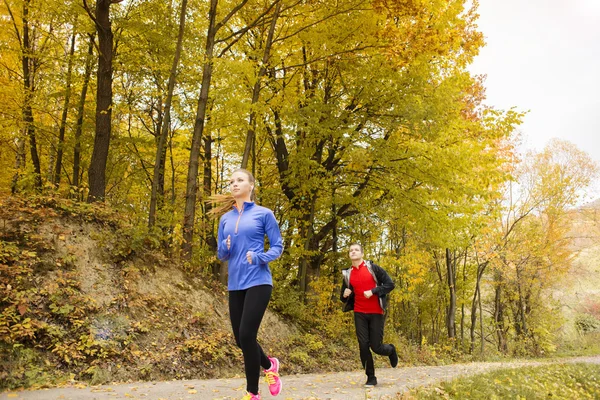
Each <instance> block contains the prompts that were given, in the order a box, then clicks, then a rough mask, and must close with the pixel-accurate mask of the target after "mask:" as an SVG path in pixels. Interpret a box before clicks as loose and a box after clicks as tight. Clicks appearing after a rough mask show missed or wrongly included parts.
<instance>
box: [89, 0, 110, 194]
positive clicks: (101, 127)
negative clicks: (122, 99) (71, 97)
mask: <svg viewBox="0 0 600 400" xmlns="http://www.w3.org/2000/svg"><path fill="white" fill-rule="evenodd" d="M111 2H112V1H111V0H97V1H96V13H95V23H96V30H97V32H98V49H99V51H100V54H98V71H97V74H98V79H97V92H96V135H95V137H94V150H93V152H92V160H91V162H90V168H89V170H88V181H89V188H90V192H89V194H88V202H90V203H91V202H94V201H103V200H104V196H105V194H106V164H107V160H108V149H109V147H110V135H111V121H112V95H113V92H112V80H113V67H112V59H113V33H112V27H111V21H110V5H111Z"/></svg>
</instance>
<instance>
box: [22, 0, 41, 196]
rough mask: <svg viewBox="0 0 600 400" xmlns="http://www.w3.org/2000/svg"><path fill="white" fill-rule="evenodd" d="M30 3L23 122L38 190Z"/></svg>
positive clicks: (25, 34) (26, 19)
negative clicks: (32, 103)
mask: <svg viewBox="0 0 600 400" xmlns="http://www.w3.org/2000/svg"><path fill="white" fill-rule="evenodd" d="M29 5H30V0H24V1H23V44H22V46H23V55H22V58H21V61H22V65H23V89H24V91H25V96H24V97H25V99H24V103H23V122H24V124H25V132H26V134H27V137H28V138H29V151H30V153H31V162H32V164H33V171H34V174H35V178H34V186H35V189H36V190H38V191H41V190H42V170H41V167H40V158H39V155H38V151H37V143H36V137H35V126H34V121H33V110H32V107H31V102H32V101H33V93H34V90H35V85H34V79H33V71H31V64H32V58H31V54H32V52H33V49H32V47H31V41H30V38H29Z"/></svg>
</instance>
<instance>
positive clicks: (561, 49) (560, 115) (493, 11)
mask: <svg viewBox="0 0 600 400" xmlns="http://www.w3.org/2000/svg"><path fill="white" fill-rule="evenodd" d="M478 10H479V14H480V18H479V21H478V23H477V25H478V27H479V30H480V31H481V32H483V34H484V36H485V40H486V46H485V47H484V48H483V49H482V50H481V51H480V54H479V56H477V58H476V59H475V62H474V63H473V65H472V66H471V67H470V68H469V69H470V70H471V71H472V72H474V73H476V74H486V75H487V79H486V83H485V86H486V88H487V90H486V93H487V99H486V101H485V103H486V104H487V105H490V106H493V107H495V108H498V109H504V110H507V109H509V108H511V107H513V106H514V107H516V108H517V110H520V111H529V112H528V114H527V115H526V116H525V119H524V123H523V124H522V125H521V126H520V127H519V131H520V133H521V135H522V141H523V144H522V150H526V149H534V150H542V149H543V148H544V147H545V145H546V144H547V143H548V141H549V140H550V139H551V138H559V139H563V140H568V141H570V142H571V143H573V144H575V145H576V146H577V147H578V148H579V149H581V150H584V151H586V152H587V153H588V154H589V155H590V156H591V157H592V158H593V159H594V160H595V161H596V162H597V163H599V164H600V0H480V4H479V8H478Z"/></svg>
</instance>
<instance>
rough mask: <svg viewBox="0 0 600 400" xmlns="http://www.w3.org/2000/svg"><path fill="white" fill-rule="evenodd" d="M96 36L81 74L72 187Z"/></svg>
mask: <svg viewBox="0 0 600 400" xmlns="http://www.w3.org/2000/svg"><path fill="white" fill-rule="evenodd" d="M95 36H96V34H95V33H94V34H91V35H89V39H90V40H89V44H88V52H87V56H86V58H85V72H84V74H83V86H82V87H81V96H80V98H79V104H78V106H77V125H76V127H75V146H74V148H73V180H72V182H73V186H75V187H79V165H80V162H81V133H82V132H83V116H84V112H85V98H86V95H87V90H88V86H89V84H90V77H91V76H92V58H93V56H94V40H95Z"/></svg>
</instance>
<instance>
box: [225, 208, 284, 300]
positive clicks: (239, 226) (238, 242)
mask: <svg viewBox="0 0 600 400" xmlns="http://www.w3.org/2000/svg"><path fill="white" fill-rule="evenodd" d="M265 234H266V235H267V237H268V238H269V244H270V247H269V250H268V251H265ZM227 236H231V248H230V249H227V242H226V241H227ZM218 240H219V244H218V257H219V260H221V261H229V280H228V284H227V289H228V290H245V289H248V288H250V287H252V286H258V285H271V286H273V278H272V277H271V270H270V269H269V264H268V263H269V261H273V260H275V259H276V258H278V257H279V256H280V255H281V253H282V252H283V240H282V239H281V232H280V231H279V226H278V225H277V220H276V219H275V216H274V215H273V211H271V210H269V209H268V208H265V207H261V206H258V205H256V204H254V202H244V206H243V207H242V210H241V211H238V209H237V207H234V208H233V210H231V211H229V212H227V213H225V214H224V215H223V216H222V217H221V220H220V221H219V237H218ZM248 251H250V252H251V254H252V263H251V264H250V263H248V260H247V259H246V252H248Z"/></svg>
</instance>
